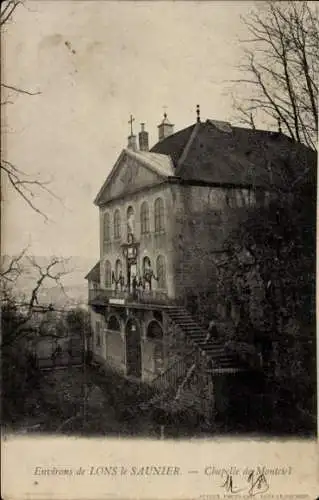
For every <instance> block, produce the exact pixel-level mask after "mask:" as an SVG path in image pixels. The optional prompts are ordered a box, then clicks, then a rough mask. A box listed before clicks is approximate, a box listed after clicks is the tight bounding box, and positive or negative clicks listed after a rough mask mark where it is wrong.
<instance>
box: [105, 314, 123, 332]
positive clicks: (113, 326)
mask: <svg viewBox="0 0 319 500" xmlns="http://www.w3.org/2000/svg"><path fill="white" fill-rule="evenodd" d="M107 328H108V330H113V331H115V332H120V331H121V325H120V322H119V320H118V319H117V317H116V316H110V317H109V319H108V322H107Z"/></svg>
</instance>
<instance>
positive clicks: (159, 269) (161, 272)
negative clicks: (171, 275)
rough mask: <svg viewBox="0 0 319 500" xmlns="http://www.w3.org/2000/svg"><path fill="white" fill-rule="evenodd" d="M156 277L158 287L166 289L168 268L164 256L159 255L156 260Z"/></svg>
mask: <svg viewBox="0 0 319 500" xmlns="http://www.w3.org/2000/svg"><path fill="white" fill-rule="evenodd" d="M156 275H157V287H158V288H166V266H165V259H164V257H163V255H159V256H158V257H157V259H156Z"/></svg>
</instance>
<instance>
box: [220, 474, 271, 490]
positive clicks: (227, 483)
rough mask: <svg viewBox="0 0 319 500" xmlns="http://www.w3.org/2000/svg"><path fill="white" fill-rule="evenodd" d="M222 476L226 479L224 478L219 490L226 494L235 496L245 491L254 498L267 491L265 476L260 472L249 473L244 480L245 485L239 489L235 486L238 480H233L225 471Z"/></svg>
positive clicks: (267, 485)
mask: <svg viewBox="0 0 319 500" xmlns="http://www.w3.org/2000/svg"><path fill="white" fill-rule="evenodd" d="M224 476H226V477H224V482H223V484H222V485H221V488H224V489H225V491H227V493H234V494H236V493H240V492H243V491H246V492H247V493H248V495H250V496H255V495H258V494H262V493H265V492H266V491H268V490H269V484H268V481H267V478H266V475H265V473H264V472H263V471H262V470H257V471H251V472H250V473H249V474H248V475H247V478H246V482H247V485H245V486H244V487H241V488H240V487H238V485H236V483H237V481H238V480H235V479H234V478H233V476H232V475H231V474H229V473H228V472H226V471H225V472H224ZM247 490H248V491H247Z"/></svg>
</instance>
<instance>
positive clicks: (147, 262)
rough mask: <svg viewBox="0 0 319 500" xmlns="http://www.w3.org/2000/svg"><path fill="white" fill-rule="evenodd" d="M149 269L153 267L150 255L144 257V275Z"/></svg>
mask: <svg viewBox="0 0 319 500" xmlns="http://www.w3.org/2000/svg"><path fill="white" fill-rule="evenodd" d="M149 269H151V261H150V259H149V257H144V259H143V276H144V274H145V271H148V270H149Z"/></svg>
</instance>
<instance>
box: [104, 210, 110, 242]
mask: <svg viewBox="0 0 319 500" xmlns="http://www.w3.org/2000/svg"><path fill="white" fill-rule="evenodd" d="M110 239H111V231H110V214H109V213H108V212H106V213H105V214H104V216H103V240H104V241H110Z"/></svg>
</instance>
